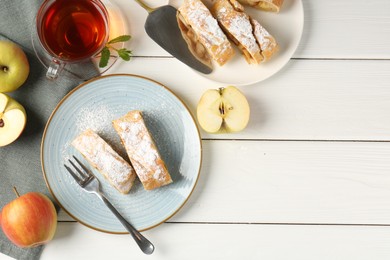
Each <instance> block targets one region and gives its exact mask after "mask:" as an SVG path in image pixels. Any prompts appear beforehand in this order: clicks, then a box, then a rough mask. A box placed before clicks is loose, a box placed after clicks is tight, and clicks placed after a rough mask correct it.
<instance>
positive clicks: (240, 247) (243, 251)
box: [41, 223, 390, 260]
mask: <svg viewBox="0 0 390 260" xmlns="http://www.w3.org/2000/svg"><path fill="white" fill-rule="evenodd" d="M144 235H145V236H147V237H148V238H149V239H150V240H151V241H154V243H155V246H156V251H155V253H154V254H153V256H145V255H142V253H141V252H140V250H139V249H138V248H137V246H136V245H135V243H134V242H133V241H132V239H131V237H130V236H127V235H110V234H105V233H100V232H97V231H94V230H91V229H87V228H86V227H83V226H82V225H79V224H75V223H60V224H59V226H58V231H57V233H56V236H55V239H54V240H53V241H52V242H51V243H50V244H49V245H48V246H47V247H46V248H45V250H44V251H43V254H42V257H41V259H42V260H52V259H54V256H55V259H56V260H61V259H64V260H65V259H70V258H71V259H92V257H91V256H93V259H96V260H99V259H150V258H151V257H152V258H153V259H172V260H182V259H189V260H191V259H216V260H217V259H242V258H243V257H244V258H245V259H247V260H251V259H256V260H258V259H276V260H279V259H280V260H282V259H300V260H312V259H316V260H328V259H354V260H363V259H364V260H366V259H373V258H374V259H375V260H385V259H389V258H390V250H389V246H388V245H389V243H390V227H362V226H294V225H293V226H286V225H223V224H222V225H221V224H217V225H198V224H163V225H162V226H159V227H157V228H156V229H155V230H151V231H146V232H144Z"/></svg>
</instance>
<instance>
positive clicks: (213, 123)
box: [197, 86, 250, 133]
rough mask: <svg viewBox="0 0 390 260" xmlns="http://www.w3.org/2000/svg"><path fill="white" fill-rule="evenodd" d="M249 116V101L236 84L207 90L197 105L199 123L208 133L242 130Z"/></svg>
mask: <svg viewBox="0 0 390 260" xmlns="http://www.w3.org/2000/svg"><path fill="white" fill-rule="evenodd" d="M249 117H250V108H249V103H248V101H247V99H246V97H245V96H244V94H243V93H242V92H241V91H240V90H239V89H238V88H236V87H234V86H229V87H226V88H220V89H209V90H207V91H206V92H205V93H204V94H203V95H202V97H201V99H200V100H199V103H198V106H197V118H198V122H199V125H200V126H201V127H202V128H203V130H205V131H206V132H208V133H223V132H238V131H241V130H243V129H244V128H245V127H246V126H247V124H248V122H249Z"/></svg>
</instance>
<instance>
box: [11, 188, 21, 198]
mask: <svg viewBox="0 0 390 260" xmlns="http://www.w3.org/2000/svg"><path fill="white" fill-rule="evenodd" d="M13 190H14V192H15V194H16V197H18V198H19V197H20V195H19V192H18V191H17V189H16V187H15V186H14V187H13Z"/></svg>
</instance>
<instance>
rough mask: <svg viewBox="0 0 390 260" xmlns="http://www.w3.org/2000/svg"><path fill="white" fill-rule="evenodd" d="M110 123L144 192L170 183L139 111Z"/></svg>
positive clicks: (163, 164) (170, 180)
mask: <svg viewBox="0 0 390 260" xmlns="http://www.w3.org/2000/svg"><path fill="white" fill-rule="evenodd" d="M112 123H113V126H114V128H115V130H116V132H117V133H118V134H119V136H120V138H121V140H122V143H123V145H124V146H125V148H126V151H127V154H128V156H129V158H130V162H131V164H132V165H133V167H134V170H135V172H136V173H137V175H138V178H139V179H140V181H141V183H142V184H143V186H144V188H145V190H153V189H155V188H158V187H161V186H163V185H167V184H169V183H171V182H172V179H171V176H170V174H169V172H168V170H167V168H166V166H165V163H164V161H163V160H162V158H161V156H160V154H159V152H158V150H157V147H156V145H155V143H154V141H153V138H152V136H151V135H150V133H149V131H148V129H147V127H146V125H145V122H144V119H143V117H142V113H141V111H138V110H134V111H130V112H128V113H127V114H126V115H124V116H123V117H121V118H118V119H116V120H114V121H113V122H112Z"/></svg>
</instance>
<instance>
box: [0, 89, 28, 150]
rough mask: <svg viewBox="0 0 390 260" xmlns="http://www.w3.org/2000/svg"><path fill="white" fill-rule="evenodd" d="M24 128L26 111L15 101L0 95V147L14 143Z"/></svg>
mask: <svg viewBox="0 0 390 260" xmlns="http://www.w3.org/2000/svg"><path fill="white" fill-rule="evenodd" d="M25 126H26V110H25V109H24V107H23V106H22V105H21V104H19V103H18V102H17V101H16V100H15V99H13V98H11V97H10V96H8V95H6V94H3V93H0V147H1V146H6V145H8V144H10V143H12V142H13V141H15V140H16V139H17V138H18V137H19V136H20V134H21V133H22V132H23V129H24V127H25Z"/></svg>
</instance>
